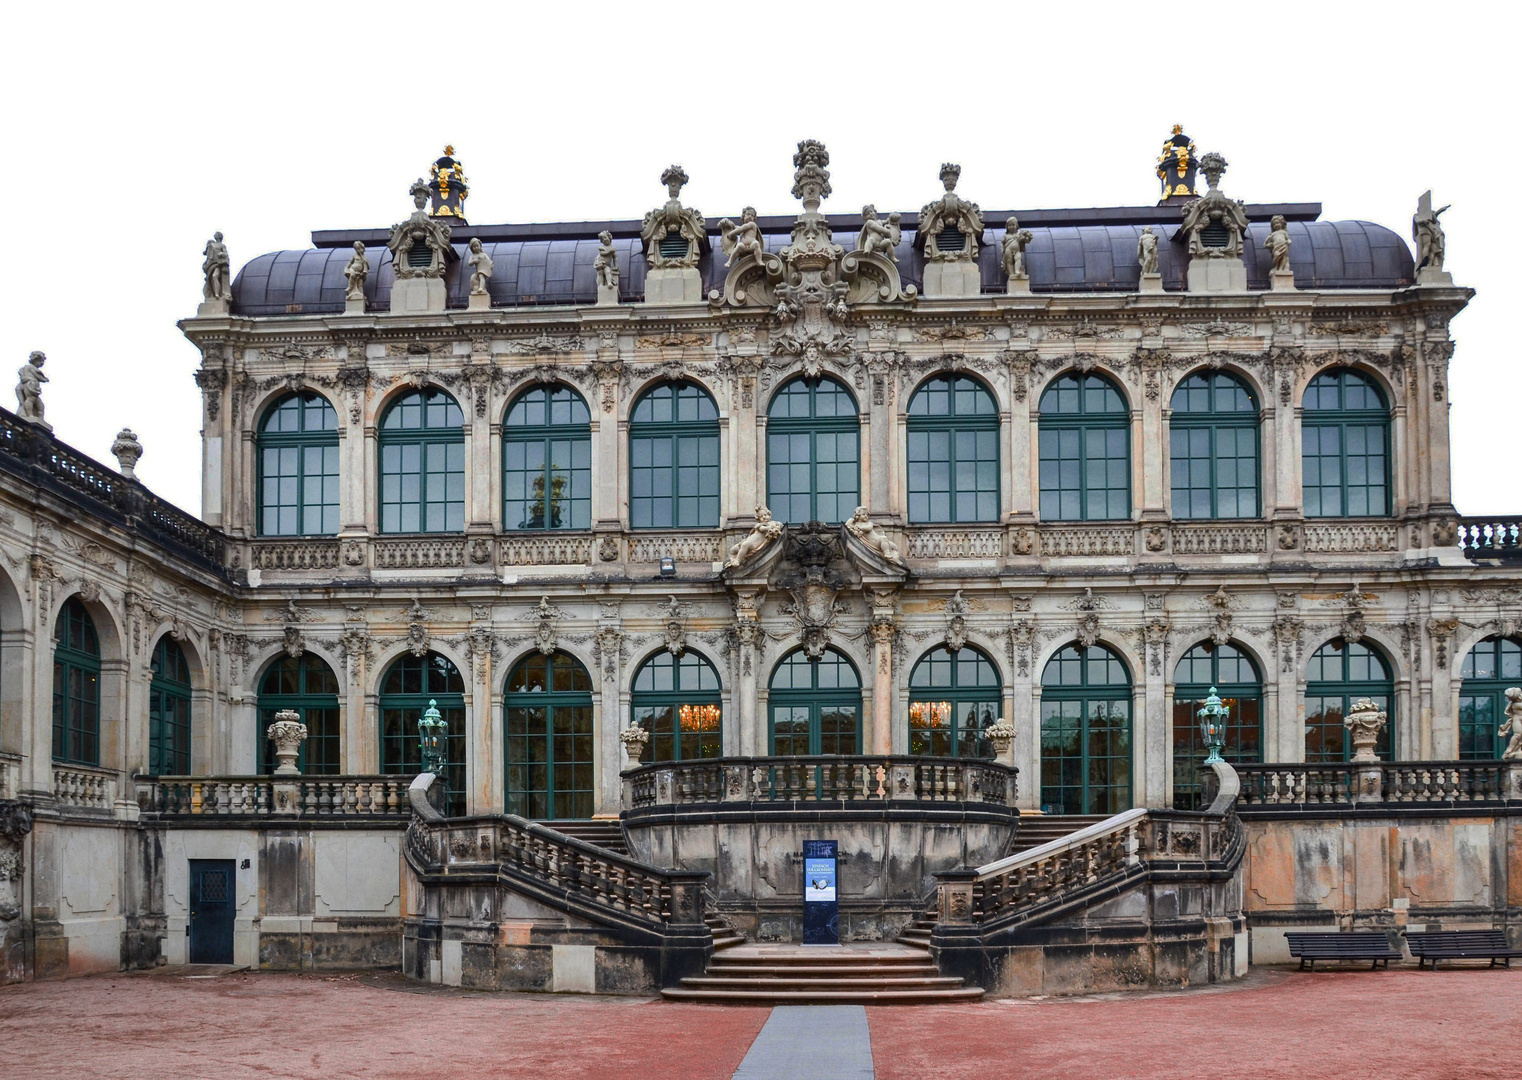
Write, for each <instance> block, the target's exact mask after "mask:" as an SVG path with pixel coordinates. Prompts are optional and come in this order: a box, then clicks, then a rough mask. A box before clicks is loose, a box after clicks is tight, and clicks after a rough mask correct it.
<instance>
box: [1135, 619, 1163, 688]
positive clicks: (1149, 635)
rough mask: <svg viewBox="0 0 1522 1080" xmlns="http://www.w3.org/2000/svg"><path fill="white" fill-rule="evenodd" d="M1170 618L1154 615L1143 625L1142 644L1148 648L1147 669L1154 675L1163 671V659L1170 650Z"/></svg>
mask: <svg viewBox="0 0 1522 1080" xmlns="http://www.w3.org/2000/svg"><path fill="white" fill-rule="evenodd" d="M1168 629H1169V627H1168V620H1167V619H1164V618H1161V617H1153V618H1152V619H1150V620H1148V622H1147V624H1146V625H1145V626H1143V627H1142V632H1141V639H1142V644H1143V645H1145V646H1146V649H1147V670H1148V671H1149V672H1150V673H1151V674H1153V675H1161V674H1162V673H1163V660H1164V659H1165V656H1166V654H1167V652H1168Z"/></svg>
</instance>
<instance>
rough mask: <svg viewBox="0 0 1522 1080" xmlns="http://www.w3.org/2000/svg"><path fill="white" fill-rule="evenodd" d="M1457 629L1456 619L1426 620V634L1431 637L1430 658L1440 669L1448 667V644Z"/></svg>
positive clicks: (1457, 622)
mask: <svg viewBox="0 0 1522 1080" xmlns="http://www.w3.org/2000/svg"><path fill="white" fill-rule="evenodd" d="M1458 628H1459V621H1458V620H1457V619H1428V620H1427V633H1428V634H1430V635H1431V636H1432V658H1433V660H1434V661H1435V662H1436V664H1437V666H1438V667H1440V668H1446V667H1447V666H1448V643H1449V641H1450V640H1452V638H1453V633H1454V631H1456V630H1457V629H1458Z"/></svg>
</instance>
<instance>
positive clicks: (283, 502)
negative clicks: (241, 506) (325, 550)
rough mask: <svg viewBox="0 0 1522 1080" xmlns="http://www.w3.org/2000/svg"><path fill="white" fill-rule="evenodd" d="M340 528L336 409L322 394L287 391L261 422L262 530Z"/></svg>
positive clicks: (324, 531) (321, 532) (294, 532)
mask: <svg viewBox="0 0 1522 1080" xmlns="http://www.w3.org/2000/svg"><path fill="white" fill-rule="evenodd" d="M336 532H338V414H337V413H336V412H334V411H333V406H332V405H331V404H329V403H328V399H327V398H325V397H323V396H322V395H321V394H315V393H312V392H311V391H307V392H304V393H300V394H288V395H286V396H285V397H283V398H281V399H280V400H279V401H277V402H276V403H275V405H274V406H273V407H272V408H271V409H270V410H269V411H268V412H266V413H265V414H264V421H263V422H262V423H261V424H260V425H259V533H260V535H262V536H331V535H332V534H334V533H336Z"/></svg>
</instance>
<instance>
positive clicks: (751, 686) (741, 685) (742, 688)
mask: <svg viewBox="0 0 1522 1080" xmlns="http://www.w3.org/2000/svg"><path fill="white" fill-rule="evenodd" d="M760 603H761V593H760V591H759V590H747V591H745V592H741V593H737V594H736V596H735V636H736V637H737V638H738V639H739V642H740V657H739V671H740V677H739V679H738V680H737V685H736V687H735V693H734V696H733V699H732V700H733V701H734V703H735V714H736V715H735V718H734V723H733V726H732V727H730V726H728V725H726V730H725V736H724V753H725V754H726V755H727V756H730V757H760V756H764V755H765V754H766V739H765V731H766V727H765V724H764V723H762V721H761V719H760V717H759V716H758V713H759V709H758V708H757V704H758V703H757V700H756V694H757V686H756V683H757V675H758V673H759V669H760V666H761V642H762V640H763V638H764V634H763V632H762V630H761V619H760V612H759V610H758V609H759V607H760Z"/></svg>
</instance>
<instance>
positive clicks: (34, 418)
mask: <svg viewBox="0 0 1522 1080" xmlns="http://www.w3.org/2000/svg"><path fill="white" fill-rule="evenodd" d="M47 359H48V358H47V357H46V356H45V355H44V354H43V353H42V351H41V350H38V351H36V352H34V353H32V355H31V356H29V357H27V361H26V363H24V364H22V365H21V367H20V369H19V370H18V371H17V372H16V414H17V415H18V416H20V417H21V419H23V420H27V421H30V422H31V423H33V424H41V425H43V426H44V427H46V426H48V422H47V421H46V420H44V419H43V417H42V384H43V383H45V382H47V381H48V377H47V376H46V375H44V374H43V373H42V365H43V364H45V363H46V362H47Z"/></svg>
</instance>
